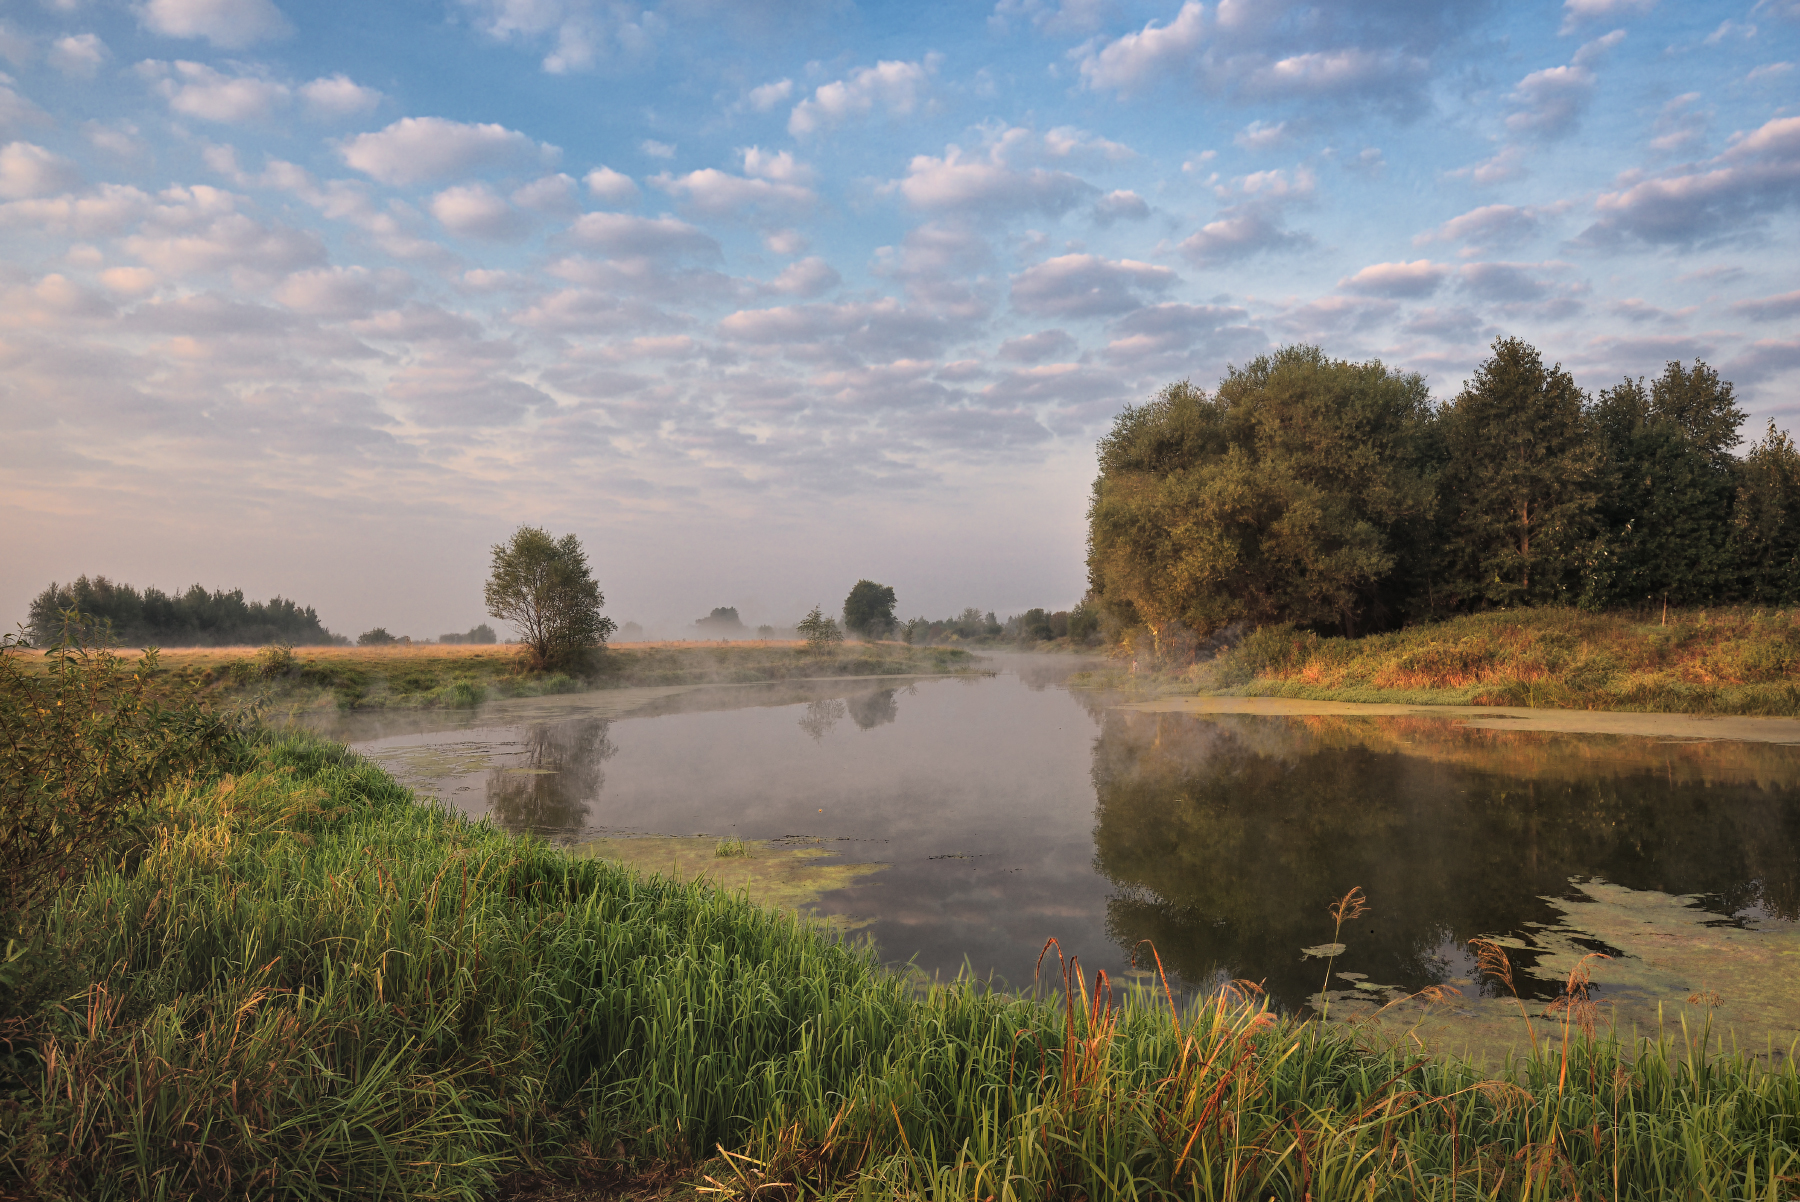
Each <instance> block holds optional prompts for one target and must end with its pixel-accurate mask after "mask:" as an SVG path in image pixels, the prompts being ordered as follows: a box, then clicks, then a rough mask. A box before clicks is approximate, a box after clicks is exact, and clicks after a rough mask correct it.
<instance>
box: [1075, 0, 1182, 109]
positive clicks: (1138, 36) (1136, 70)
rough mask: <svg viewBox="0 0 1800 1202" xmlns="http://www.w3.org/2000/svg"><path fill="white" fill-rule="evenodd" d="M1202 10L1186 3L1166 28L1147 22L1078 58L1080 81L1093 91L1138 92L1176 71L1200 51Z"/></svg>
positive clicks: (1153, 22)
mask: <svg viewBox="0 0 1800 1202" xmlns="http://www.w3.org/2000/svg"><path fill="white" fill-rule="evenodd" d="M1204 36H1205V10H1204V9H1203V8H1202V6H1201V5H1200V4H1199V3H1198V0H1187V2H1186V3H1185V4H1183V5H1182V6H1181V11H1180V12H1178V13H1176V14H1175V19H1174V20H1173V21H1170V22H1169V23H1168V24H1167V25H1158V24H1157V23H1156V22H1155V21H1151V22H1149V23H1147V24H1146V25H1145V26H1144V28H1143V29H1141V30H1139V31H1138V32H1136V33H1128V34H1126V35H1125V36H1124V37H1122V38H1119V39H1117V40H1116V41H1113V42H1111V43H1108V44H1107V45H1105V46H1102V47H1100V48H1099V49H1097V50H1091V49H1090V50H1088V51H1086V52H1085V53H1083V54H1082V55H1081V81H1082V82H1083V83H1084V84H1086V85H1087V86H1088V87H1090V88H1094V89H1096V90H1102V89H1104V90H1109V91H1114V92H1119V93H1121V94H1130V93H1133V92H1141V91H1143V90H1144V89H1145V88H1147V87H1149V86H1150V85H1151V84H1153V83H1155V82H1156V81H1157V80H1158V79H1160V78H1161V77H1163V76H1165V75H1172V74H1176V73H1178V72H1180V71H1181V70H1183V69H1184V68H1185V67H1187V66H1188V65H1189V62H1190V60H1191V59H1192V58H1193V57H1194V55H1195V53H1196V52H1197V51H1198V50H1199V49H1200V44H1201V41H1202V39H1203V38H1204Z"/></svg>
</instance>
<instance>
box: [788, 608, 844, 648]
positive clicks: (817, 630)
mask: <svg viewBox="0 0 1800 1202" xmlns="http://www.w3.org/2000/svg"><path fill="white" fill-rule="evenodd" d="M794 629H796V630H797V631H799V632H800V637H801V638H803V639H805V640H806V649H807V650H808V651H829V650H831V648H832V647H834V646H836V645H837V644H838V643H841V642H843V641H844V632H843V631H841V630H839V629H838V624H837V619H836V618H833V617H829V616H827V615H826V613H825V610H824V609H823V608H822V607H820V606H817V605H815V606H813V607H812V612H811V613H809V614H807V615H806V616H805V617H804V618H801V619H800V622H799V625H797V626H796V627H795V628H794Z"/></svg>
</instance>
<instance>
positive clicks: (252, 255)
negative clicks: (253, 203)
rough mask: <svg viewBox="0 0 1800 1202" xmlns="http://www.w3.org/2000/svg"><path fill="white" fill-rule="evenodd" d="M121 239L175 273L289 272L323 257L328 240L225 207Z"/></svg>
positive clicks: (139, 254)
mask: <svg viewBox="0 0 1800 1202" xmlns="http://www.w3.org/2000/svg"><path fill="white" fill-rule="evenodd" d="M193 191H196V192H198V191H200V189H197V188H196V189H193ZM147 224H148V223H147ZM120 244H121V245H122V246H123V247H124V248H125V250H126V251H127V253H129V254H131V255H133V256H135V257H136V258H138V259H140V260H142V261H143V262H145V263H148V264H150V266H152V267H155V268H157V269H159V270H161V271H163V272H165V273H167V274H169V275H172V276H185V275H189V274H193V273H197V272H214V271H239V272H250V273H264V274H276V275H285V274H287V273H288V272H291V271H294V270H295V269H297V268H301V267H308V266H312V265H314V264H317V263H322V262H324V260H325V246H324V244H323V243H322V242H320V241H319V238H318V235H316V234H314V233H312V232H311V231H308V230H297V229H293V228H292V227H290V226H284V225H263V224H261V223H259V222H257V221H254V220H252V219H251V218H250V217H248V216H246V215H244V214H242V213H226V214H223V215H221V216H218V217H214V218H212V219H211V220H209V221H206V222H205V223H204V224H201V225H198V226H195V227H192V228H187V229H183V230H181V231H179V232H169V233H160V234H159V233H147V234H145V233H140V234H134V235H132V236H130V237H128V238H125V239H123V240H122V241H121V243H120Z"/></svg>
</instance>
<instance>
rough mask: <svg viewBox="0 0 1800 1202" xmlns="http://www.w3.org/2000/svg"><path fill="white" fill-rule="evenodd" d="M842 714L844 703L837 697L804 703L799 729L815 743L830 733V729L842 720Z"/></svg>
mask: <svg viewBox="0 0 1800 1202" xmlns="http://www.w3.org/2000/svg"><path fill="white" fill-rule="evenodd" d="M844 712H845V706H844V703H843V701H842V699H840V698H837V697H827V698H825V699H824V700H822V701H809V702H807V703H806V713H805V714H803V715H801V717H800V729H801V730H803V731H805V732H806V733H807V734H809V735H811V736H812V738H813V742H815V743H817V742H818V741H819V740H820V739H823V738H824V737H825V736H826V735H828V734H830V733H831V728H832V727H834V726H836V725H837V724H838V722H839V721H841V720H842V719H843V717H844Z"/></svg>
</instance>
